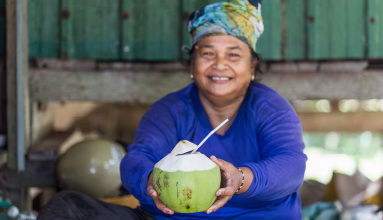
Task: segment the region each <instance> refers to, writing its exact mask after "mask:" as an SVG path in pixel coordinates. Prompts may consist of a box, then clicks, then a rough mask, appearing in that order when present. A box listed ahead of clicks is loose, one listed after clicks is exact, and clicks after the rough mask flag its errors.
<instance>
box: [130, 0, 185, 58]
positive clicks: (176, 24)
mask: <svg viewBox="0 0 383 220" xmlns="http://www.w3.org/2000/svg"><path fill="white" fill-rule="evenodd" d="M180 12H181V1H179V0H163V1H158V0H146V1H138V0H136V1H135V3H134V11H133V12H132V13H131V15H130V17H132V16H133V17H134V21H133V22H134V24H135V25H134V27H132V26H127V28H128V30H130V31H133V32H134V33H133V34H131V35H130V37H131V38H134V40H132V41H131V42H132V43H133V44H134V46H133V47H134V48H135V49H134V55H132V56H131V57H130V58H131V59H134V60H149V61H170V60H179V59H180V55H181V50H180V48H181V29H180V28H181V13H180ZM129 19H130V18H129ZM127 25H129V24H127ZM128 30H127V31H128ZM125 33H127V32H125ZM123 36H126V35H125V34H123Z"/></svg>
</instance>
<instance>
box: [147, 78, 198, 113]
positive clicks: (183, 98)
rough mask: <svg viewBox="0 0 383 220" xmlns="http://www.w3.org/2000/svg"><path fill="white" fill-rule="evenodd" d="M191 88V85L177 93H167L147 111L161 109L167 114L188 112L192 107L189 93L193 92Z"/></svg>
mask: <svg viewBox="0 0 383 220" xmlns="http://www.w3.org/2000/svg"><path fill="white" fill-rule="evenodd" d="M193 86H194V85H193V84H190V85H188V86H187V87H185V88H183V89H181V90H179V91H176V92H172V93H169V94H168V95H166V96H164V97H163V98H161V99H159V100H158V101H156V102H155V103H154V104H153V105H152V106H151V108H150V109H149V111H157V110H160V109H162V110H166V111H168V112H173V113H177V112H184V111H186V110H188V109H189V108H191V106H192V100H191V93H192V92H193Z"/></svg>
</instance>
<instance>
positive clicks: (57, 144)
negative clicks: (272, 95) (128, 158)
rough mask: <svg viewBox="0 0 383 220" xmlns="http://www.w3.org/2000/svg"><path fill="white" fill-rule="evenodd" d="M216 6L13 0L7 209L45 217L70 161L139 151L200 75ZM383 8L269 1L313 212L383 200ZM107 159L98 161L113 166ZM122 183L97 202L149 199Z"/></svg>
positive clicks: (278, 71)
mask: <svg viewBox="0 0 383 220" xmlns="http://www.w3.org/2000/svg"><path fill="white" fill-rule="evenodd" d="M213 2H218V1H217V0H161V1H158V0H108V1H106V0H78V1H75V0H0V164H2V167H1V170H0V186H1V195H0V196H1V198H2V200H0V209H2V208H9V207H11V206H14V207H18V209H19V211H20V213H22V212H23V211H24V216H27V215H28V214H30V216H32V214H37V213H38V211H39V210H40V209H41V207H42V206H43V205H44V204H45V203H46V202H47V201H48V200H49V198H51V196H52V195H54V193H55V192H57V191H58V190H61V189H62V188H63V184H62V183H60V180H59V179H58V176H60V175H59V174H58V170H57V166H58V165H57V164H58V163H59V161H60V158H62V157H63V155H65V153H66V152H67V151H68V149H71V147H72V146H73V145H75V146H77V145H76V144H78V143H81V142H83V141H84V140H89V139H92V140H94V139H104V140H105V139H106V140H109V141H111V144H110V145H108V146H106V147H110V146H121V147H122V148H125V149H126V146H128V145H129V144H130V143H131V142H132V140H133V137H134V134H135V129H136V127H137V125H138V123H139V121H140V118H141V117H142V115H143V114H144V113H145V111H146V110H147V109H148V108H149V107H150V105H151V104H152V103H154V102H155V101H156V100H158V99H160V98H161V97H163V96H164V95H166V94H168V93H170V92H173V91H177V90H179V89H181V88H183V87H185V86H186V85H188V84H189V83H191V82H192V81H191V80H190V78H189V69H188V67H187V66H186V65H185V61H186V60H187V58H188V56H187V50H186V49H187V48H190V46H191V38H190V36H189V33H188V32H187V28H186V27H187V24H186V23H187V20H188V17H189V15H190V13H191V12H193V11H195V10H196V9H199V8H200V7H203V6H205V5H207V4H210V3H213ZM382 10H383V1H382V0H265V1H263V4H262V15H263V19H264V25H265V32H264V34H263V35H262V36H261V37H260V39H259V41H258V43H257V52H258V53H259V54H260V56H261V57H262V59H263V61H262V63H261V69H262V73H260V74H259V75H258V76H257V78H258V80H260V81H261V82H262V83H264V84H266V85H268V86H270V87H272V88H273V89H275V90H276V91H278V92H279V93H280V94H282V95H283V96H284V97H285V98H287V99H288V100H289V101H290V102H291V104H292V106H293V107H294V108H295V110H296V112H297V113H298V116H299V117H300V119H301V122H302V125H303V130H304V137H303V138H304V142H305V144H306V149H305V153H306V154H307V156H308V158H309V159H308V161H307V169H306V174H305V183H304V184H303V186H302V189H301V190H300V195H301V199H302V205H303V208H305V207H306V208H308V207H310V208H312V207H315V208H314V209H315V211H312V210H313V209H312V210H311V212H312V213H315V214H318V213H320V212H321V211H322V210H332V211H334V210H335V212H336V215H337V216H338V217H339V213H342V212H343V213H344V211H345V210H347V208H353V207H366V206H367V205H375V206H376V207H379V206H381V205H383V188H382V184H383V179H382V176H383V135H382V131H383V86H382V85H383V14H382V13H381V11H382ZM106 145H107V144H106ZM90 147H92V146H90ZM112 152H113V151H112ZM100 154H102V155H105V154H104V153H100ZM112 154H113V153H112ZM68 155H69V154H68ZM98 156H99V155H97V154H96V155H94V157H93V158H90V159H89V161H90V162H89V164H93V165H95V164H96V165H97V164H104V165H105V163H103V162H105V161H102V160H107V159H105V158H99V157H98ZM111 157H113V158H114V159H115V160H116V164H117V165H118V158H117V159H116V158H115V156H114V154H113V155H112V156H111ZM75 158H76V157H75V156H72V159H73V164H75V160H78V159H75ZM69 161H71V159H69ZM92 161H93V162H92ZM89 164H88V165H78V166H84V167H86V166H89ZM96 165H95V166H96ZM111 166H112V165H111ZM103 167H104V168H103V169H109V168H105V167H106V166H103ZM73 169H76V170H77V167H74V168H73ZM84 169H85V168H84ZM93 171H94V170H93ZM83 172H86V171H83ZM90 172H92V171H90ZM68 175H72V174H68ZM73 175H74V174H73ZM79 175H80V174H79ZM80 176H81V175H80ZM99 178H102V177H99ZM117 179H118V178H117ZM73 181H74V182H77V181H79V182H81V183H82V182H84V184H94V183H92V181H90V180H89V179H81V180H78V179H77V177H75V180H73ZM69 185H70V184H69ZM74 185H75V184H72V186H74ZM70 187H71V186H67V187H66V188H70ZM64 188H65V187H64ZM96 188H97V186H96ZM117 188H118V189H117ZM117 188H116V189H117V190H116V191H113V193H112V192H110V191H109V192H106V193H105V194H104V195H102V196H100V195H97V197H102V198H103V199H104V200H106V201H109V202H114V203H120V204H125V205H130V206H136V205H137V201H135V200H134V198H132V196H130V195H129V192H126V191H124V190H123V189H121V188H119V187H117ZM124 196H125V197H124ZM121 198H125V200H124V199H123V200H121ZM2 201H8V203H9V204H8V203H4V204H3V205H1V204H2V203H1V202H2ZM321 202H325V203H321ZM318 204H322V205H323V204H326V205H327V206H326V205H324V206H320V205H318ZM375 206H374V207H375ZM318 207H319V208H318ZM312 213H311V216H309V214H307V216H309V217H308V219H315V217H312V216H314V214H312ZM19 215H21V214H19ZM25 218H26V217H25ZM30 218H33V217H30ZM325 219H326V218H325ZM327 219H331V218H329V217H328V218H327ZM334 219H335V218H334ZM378 219H379V218H378ZM380 219H381V218H380Z"/></svg>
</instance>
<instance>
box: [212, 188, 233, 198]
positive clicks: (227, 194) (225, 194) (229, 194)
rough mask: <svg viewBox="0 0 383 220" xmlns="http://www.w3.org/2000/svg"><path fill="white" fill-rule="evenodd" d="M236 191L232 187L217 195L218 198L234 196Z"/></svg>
mask: <svg viewBox="0 0 383 220" xmlns="http://www.w3.org/2000/svg"><path fill="white" fill-rule="evenodd" d="M234 193H235V191H234V190H233V188H232V187H226V188H221V189H219V190H217V192H216V193H215V195H216V196H233V195H234Z"/></svg>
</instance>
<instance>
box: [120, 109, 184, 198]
mask: <svg viewBox="0 0 383 220" xmlns="http://www.w3.org/2000/svg"><path fill="white" fill-rule="evenodd" d="M177 141H178V140H177V128H176V122H175V119H174V118H173V116H172V113H171V111H170V109H168V108H167V107H166V106H165V105H164V104H158V103H157V104H154V105H153V106H152V107H151V108H150V109H149V111H148V112H147V113H146V114H145V115H144V117H143V118H142V119H141V121H140V124H139V126H138V128H137V131H136V135H135V138H134V142H133V144H131V145H129V147H128V152H127V154H126V155H125V157H124V158H123V160H122V161H121V165H120V171H121V181H122V184H123V186H124V187H125V188H126V189H127V190H128V191H129V192H130V193H131V194H132V195H134V196H135V197H136V198H137V199H138V200H139V201H140V202H141V203H146V204H151V205H154V203H153V199H152V197H151V196H150V195H149V194H148V192H147V183H148V177H149V175H150V173H151V172H152V170H153V167H154V165H155V164H156V163H157V162H158V161H159V160H160V159H162V158H163V157H164V156H166V155H167V154H168V153H170V151H171V150H172V149H173V147H174V146H175V145H176V144H177Z"/></svg>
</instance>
